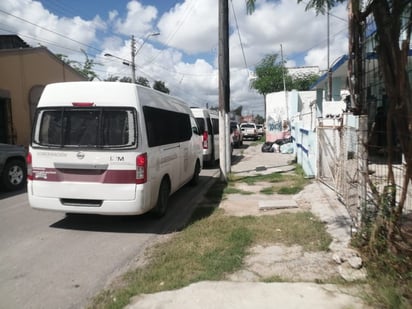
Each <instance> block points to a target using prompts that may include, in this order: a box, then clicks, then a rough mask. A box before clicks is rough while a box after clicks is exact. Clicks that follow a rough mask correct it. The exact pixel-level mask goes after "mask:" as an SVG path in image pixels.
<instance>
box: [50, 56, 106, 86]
mask: <svg viewBox="0 0 412 309" xmlns="http://www.w3.org/2000/svg"><path fill="white" fill-rule="evenodd" d="M81 51H82V53H83V55H84V56H85V58H86V60H85V61H84V63H83V64H82V63H81V62H79V61H76V60H70V59H69V58H68V57H67V56H66V55H63V54H56V56H57V57H58V58H59V59H60V60H62V61H63V62H64V63H66V64H68V65H70V66H71V67H72V68H73V69H75V70H76V71H77V72H79V73H80V74H81V75H83V76H84V77H86V78H87V79H88V80H90V81H91V80H93V79H95V78H97V79H99V77H98V75H97V74H96V72H95V71H93V67H94V66H95V65H100V63H96V62H94V60H93V59H90V58H89V56H88V55H87V53H86V51H84V50H83V49H82V50H81Z"/></svg>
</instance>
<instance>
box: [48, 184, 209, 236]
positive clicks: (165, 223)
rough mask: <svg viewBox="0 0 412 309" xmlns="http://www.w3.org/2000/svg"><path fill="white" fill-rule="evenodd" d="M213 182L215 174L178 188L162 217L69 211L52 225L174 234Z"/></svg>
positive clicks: (73, 228)
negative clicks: (195, 184)
mask: <svg viewBox="0 0 412 309" xmlns="http://www.w3.org/2000/svg"><path fill="white" fill-rule="evenodd" d="M211 181H212V177H208V176H200V180H199V184H198V186H196V187H191V186H184V187H183V188H181V189H180V190H178V191H177V192H176V193H175V194H173V195H172V196H171V197H170V198H169V206H168V210H167V213H166V215H165V216H164V217H162V218H156V217H155V216H154V215H152V214H151V213H146V214H143V215H136V216H104V215H90V214H67V215H66V217H65V218H63V219H61V220H60V221H57V222H55V223H53V224H51V225H50V227H51V228H56V229H66V230H81V231H92V232H109V233H153V234H169V233H173V232H176V231H179V230H181V229H183V228H184V227H185V225H186V223H187V222H188V221H189V219H190V217H191V215H192V213H193V211H194V210H195V209H196V207H197V205H198V202H199V201H200V200H201V199H202V197H203V195H204V193H205V192H206V191H207V189H208V188H209V187H210V185H211Z"/></svg>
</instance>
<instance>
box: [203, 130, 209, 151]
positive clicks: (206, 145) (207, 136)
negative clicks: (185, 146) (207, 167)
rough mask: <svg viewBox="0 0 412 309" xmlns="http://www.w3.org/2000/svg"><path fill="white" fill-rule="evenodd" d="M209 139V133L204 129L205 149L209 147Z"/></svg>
mask: <svg viewBox="0 0 412 309" xmlns="http://www.w3.org/2000/svg"><path fill="white" fill-rule="evenodd" d="M208 139H209V134H208V133H207V131H204V132H203V149H208V148H209V143H208Z"/></svg>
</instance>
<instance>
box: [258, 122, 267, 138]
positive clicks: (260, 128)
mask: <svg viewBox="0 0 412 309" xmlns="http://www.w3.org/2000/svg"><path fill="white" fill-rule="evenodd" d="M256 129H257V134H258V136H259V138H260V137H262V136H263V135H265V129H264V128H263V124H257V125H256Z"/></svg>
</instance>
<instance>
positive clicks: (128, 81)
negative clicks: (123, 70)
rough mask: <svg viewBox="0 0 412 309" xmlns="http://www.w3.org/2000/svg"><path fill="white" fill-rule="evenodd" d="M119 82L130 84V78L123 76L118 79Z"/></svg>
mask: <svg viewBox="0 0 412 309" xmlns="http://www.w3.org/2000/svg"><path fill="white" fill-rule="evenodd" d="M119 82H122V83H132V78H131V77H128V76H123V77H122V78H120V79H119Z"/></svg>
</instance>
